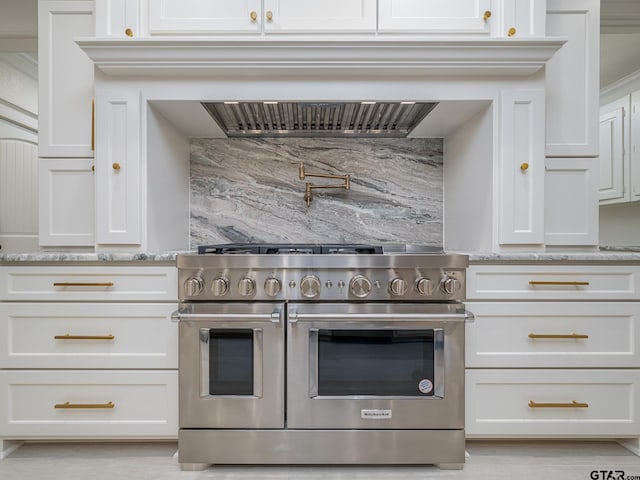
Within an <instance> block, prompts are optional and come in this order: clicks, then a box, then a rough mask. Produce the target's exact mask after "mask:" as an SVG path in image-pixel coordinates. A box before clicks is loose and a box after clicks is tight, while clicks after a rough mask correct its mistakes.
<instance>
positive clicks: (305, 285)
mask: <svg viewBox="0 0 640 480" xmlns="http://www.w3.org/2000/svg"><path fill="white" fill-rule="evenodd" d="M300 292H301V293H302V296H303V297H305V298H314V297H317V296H318V295H319V294H320V279H319V278H318V277H316V276H315V275H307V276H305V277H303V278H302V280H300Z"/></svg>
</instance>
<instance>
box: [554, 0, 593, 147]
mask: <svg viewBox="0 0 640 480" xmlns="http://www.w3.org/2000/svg"><path fill="white" fill-rule="evenodd" d="M599 18H600V2H599V1H598V0H548V1H547V35H548V36H552V37H556V36H558V37H566V38H567V43H565V44H564V45H563V46H562V48H561V49H560V50H558V51H557V52H556V53H555V54H554V55H553V57H551V59H550V60H549V61H548V62H547V66H546V83H547V88H546V91H547V150H546V154H547V156H548V157H597V156H598V120H597V119H598V103H599V102H598V98H599V97H598V96H599V88H600V87H599V75H600V73H599V61H598V58H599V55H598V52H599V51H600V36H599V33H600V24H599Z"/></svg>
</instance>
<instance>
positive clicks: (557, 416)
mask: <svg viewBox="0 0 640 480" xmlns="http://www.w3.org/2000/svg"><path fill="white" fill-rule="evenodd" d="M639 275H640V265H628V264H598V265H595V264H594V265H588V264H584V265H579V264H572V263H567V262H565V263H563V264H549V263H543V262H536V263H528V264H505V265H495V264H493V265H492V264H474V265H471V266H470V268H469V271H468V277H467V300H468V301H467V303H466V307H467V309H468V310H470V311H471V312H473V313H474V316H475V318H474V319H473V320H472V321H469V322H468V323H467V325H466V330H465V331H466V344H465V366H466V427H465V428H466V434H467V436H469V437H470V438H498V437H502V438H509V437H514V438H527V437H529V438H543V437H546V438H580V437H596V438H597V437H601V438H629V437H635V438H640V419H639V413H640V390H639V389H640V328H639V327H640V324H639V322H640V295H639V289H638V278H639V277H638V276H639Z"/></svg>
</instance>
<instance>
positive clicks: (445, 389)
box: [174, 244, 468, 470]
mask: <svg viewBox="0 0 640 480" xmlns="http://www.w3.org/2000/svg"><path fill="white" fill-rule="evenodd" d="M177 263H178V276H179V283H180V285H179V292H180V293H179V295H180V308H179V310H178V311H177V312H176V313H175V315H174V316H175V318H176V319H177V320H178V321H179V323H180V325H179V329H180V333H179V338H180V354H179V355H180V360H179V362H180V365H179V388H180V432H179V445H178V449H179V462H180V464H181V467H182V468H183V469H185V470H196V469H203V468H206V467H207V466H208V465H209V464H437V465H439V466H440V467H441V468H462V465H463V463H464V456H465V453H464V445H465V441H464V324H465V318H466V316H467V312H465V309H464V305H463V304H462V299H463V297H464V291H465V272H466V267H467V265H468V258H467V257H466V256H465V255H456V254H444V253H442V252H441V251H439V252H428V251H423V252H421V253H415V252H407V251H404V252H389V251H386V250H383V248H382V247H380V246H368V245H264V244H249V245H219V246H210V247H201V248H200V249H199V254H186V255H179V256H178V259H177Z"/></svg>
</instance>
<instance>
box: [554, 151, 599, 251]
mask: <svg viewBox="0 0 640 480" xmlns="http://www.w3.org/2000/svg"><path fill="white" fill-rule="evenodd" d="M598 164H599V162H598V159H597V158H547V159H546V167H545V174H544V238H545V244H547V245H597V244H598V213H599V212H598V194H597V188H598Z"/></svg>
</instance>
